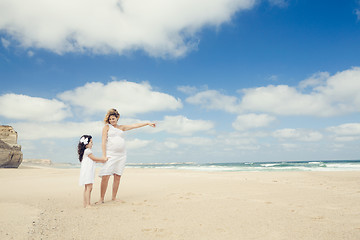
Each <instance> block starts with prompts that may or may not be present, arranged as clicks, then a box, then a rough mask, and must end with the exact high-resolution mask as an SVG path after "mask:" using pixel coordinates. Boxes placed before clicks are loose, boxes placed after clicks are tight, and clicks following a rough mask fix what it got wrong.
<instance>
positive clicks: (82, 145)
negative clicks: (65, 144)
mask: <svg viewBox="0 0 360 240" xmlns="http://www.w3.org/2000/svg"><path fill="white" fill-rule="evenodd" d="M91 139H92V136H90V135H82V136H81V138H80V139H79V144H78V154H79V161H80V162H81V161H82V159H83V156H84V152H85V149H86V145H88V144H89V143H90V140H91Z"/></svg>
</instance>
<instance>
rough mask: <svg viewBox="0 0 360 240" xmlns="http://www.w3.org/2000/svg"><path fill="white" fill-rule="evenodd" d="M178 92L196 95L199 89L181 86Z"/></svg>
mask: <svg viewBox="0 0 360 240" xmlns="http://www.w3.org/2000/svg"><path fill="white" fill-rule="evenodd" d="M177 90H178V91H180V92H182V93H185V94H195V93H196V92H197V88H196V87H192V86H179V87H178V88H177Z"/></svg>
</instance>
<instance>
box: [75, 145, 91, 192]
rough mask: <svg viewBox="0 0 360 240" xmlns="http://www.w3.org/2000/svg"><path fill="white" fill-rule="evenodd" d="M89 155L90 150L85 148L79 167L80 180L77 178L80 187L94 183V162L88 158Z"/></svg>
mask: <svg viewBox="0 0 360 240" xmlns="http://www.w3.org/2000/svg"><path fill="white" fill-rule="evenodd" d="M90 154H92V151H91V149H90V148H86V149H85V151H84V155H83V159H82V161H81V167H80V178H79V185H80V186H82V185H85V184H90V183H94V178H95V162H94V161H93V160H91V159H90V158H89V155H90Z"/></svg>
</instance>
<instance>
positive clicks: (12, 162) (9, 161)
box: [0, 125, 23, 168]
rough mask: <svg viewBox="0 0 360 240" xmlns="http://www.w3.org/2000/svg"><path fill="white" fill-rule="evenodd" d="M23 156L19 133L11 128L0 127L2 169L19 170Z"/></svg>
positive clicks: (0, 165) (0, 164)
mask: <svg viewBox="0 0 360 240" xmlns="http://www.w3.org/2000/svg"><path fill="white" fill-rule="evenodd" d="M22 159H23V154H22V152H21V146H20V145H18V144H17V132H16V131H15V130H14V129H13V128H12V127H11V126H4V125H0V167H2V168H17V167H19V165H20V164H21V162H22Z"/></svg>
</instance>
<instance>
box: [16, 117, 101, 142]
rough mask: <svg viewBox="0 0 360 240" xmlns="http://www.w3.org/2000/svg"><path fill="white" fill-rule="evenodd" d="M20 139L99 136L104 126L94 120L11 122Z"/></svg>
mask: <svg viewBox="0 0 360 240" xmlns="http://www.w3.org/2000/svg"><path fill="white" fill-rule="evenodd" d="M11 125H12V126H13V127H14V129H15V130H16V131H17V133H18V136H19V139H20V140H36V139H61V138H63V139H66V138H74V137H78V138H80V137H81V136H82V135H83V134H90V135H92V136H93V137H99V138H100V137H101V131H102V128H103V126H104V123H103V122H102V121H96V122H58V123H36V122H29V123H25V122H22V123H13V124H11Z"/></svg>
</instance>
